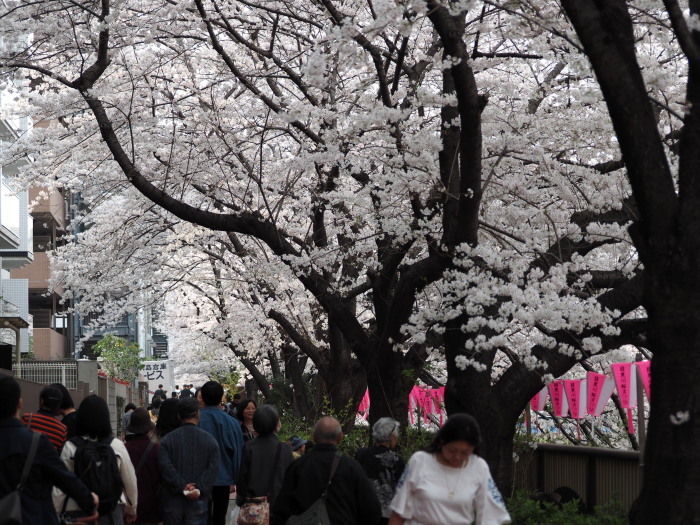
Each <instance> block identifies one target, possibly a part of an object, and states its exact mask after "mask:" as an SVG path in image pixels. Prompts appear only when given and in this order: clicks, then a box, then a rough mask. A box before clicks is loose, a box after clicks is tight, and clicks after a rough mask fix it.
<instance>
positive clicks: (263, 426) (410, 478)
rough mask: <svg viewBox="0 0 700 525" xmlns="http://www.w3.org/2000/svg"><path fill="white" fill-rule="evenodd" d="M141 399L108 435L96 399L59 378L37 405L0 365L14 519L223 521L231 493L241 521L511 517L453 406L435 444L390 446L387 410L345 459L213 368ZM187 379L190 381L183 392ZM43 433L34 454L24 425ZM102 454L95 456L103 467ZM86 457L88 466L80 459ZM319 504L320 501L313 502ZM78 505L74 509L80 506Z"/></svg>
mask: <svg viewBox="0 0 700 525" xmlns="http://www.w3.org/2000/svg"><path fill="white" fill-rule="evenodd" d="M159 390H160V391H156V392H155V393H154V396H153V399H152V400H151V401H152V402H151V403H150V404H149V405H148V406H144V407H137V406H135V405H133V404H128V405H127V406H126V407H125V409H124V414H123V416H122V433H121V435H120V436H119V437H116V436H115V435H114V434H113V431H112V428H111V425H110V417H109V410H108V408H107V404H106V403H105V401H104V400H103V399H102V398H100V397H98V396H95V395H91V396H88V397H86V398H85V399H83V401H82V402H81V403H80V406H79V407H78V408H77V410H76V408H75V407H74V406H73V402H72V399H70V394H69V392H68V391H67V390H66V389H65V387H63V386H62V385H48V386H46V387H45V388H44V389H43V390H42V391H41V394H40V409H39V410H38V411H36V412H33V413H26V414H23V413H22V399H21V393H20V388H19V385H18V383H17V381H16V380H14V378H13V377H11V376H8V375H0V442H2V443H7V444H8V446H5V447H3V448H2V449H0V504H1V502H2V499H1V498H3V496H5V495H7V494H10V493H12V491H14V490H15V488H16V487H17V484H18V482H19V480H20V478H21V473H22V471H23V469H24V464H25V463H26V462H27V461H28V459H27V458H28V456H29V459H31V460H32V462H33V464H32V468H31V471H30V475H29V478H28V480H27V481H26V482H25V483H24V486H23V489H22V491H21V502H22V512H23V518H24V521H23V523H28V524H34V523H36V524H42V525H43V524H49V525H50V524H52V523H54V524H56V523H59V517H61V519H63V520H64V521H63V522H66V523H68V522H71V520H72V522H73V523H76V522H79V521H82V522H85V523H87V522H89V521H92V522H97V523H99V524H105V525H107V524H109V525H114V524H122V523H136V524H141V525H156V524H163V525H225V524H226V523H227V518H228V517H229V516H230V514H231V512H230V508H229V505H230V503H229V502H230V500H231V499H232V498H233V494H234V493H235V505H236V506H237V508H234V509H235V513H236V514H237V516H238V517H237V523H238V524H240V525H245V524H251V525H253V524H257V525H268V524H270V525H282V524H293V523H297V522H301V521H295V520H300V519H302V518H308V516H310V515H313V516H321V515H325V518H318V519H326V520H327V521H325V522H327V523H332V524H334V525H335V524H337V525H345V524H347V525H372V524H390V525H399V524H406V525H437V524H440V525H444V524H457V523H459V524H463V523H467V524H468V523H477V524H480V525H485V524H501V523H508V522H509V516H508V513H507V511H506V509H505V505H504V502H503V498H501V496H500V494H499V492H498V490H497V489H496V486H495V484H494V482H493V480H492V479H491V476H490V472H489V469H488V466H487V465H486V462H485V461H484V460H483V459H481V458H480V457H479V456H478V455H477V454H476V451H477V450H478V446H479V442H480V432H479V427H478V425H477V423H476V421H475V420H474V418H472V417H471V416H469V415H466V414H455V415H452V416H451V417H450V418H448V420H447V421H446V423H445V425H444V426H443V427H442V428H441V429H440V430H439V431H438V432H437V433H436V436H435V438H434V441H433V443H432V445H431V446H430V447H429V448H428V449H427V450H425V451H420V452H416V453H415V454H414V455H413V456H412V457H411V459H410V461H409V462H408V465H405V464H404V461H403V459H402V458H401V456H400V455H399V454H398V453H397V451H396V446H397V443H398V440H399V432H400V424H399V422H398V421H395V420H394V419H391V418H382V419H380V420H378V421H377V422H376V423H375V424H374V425H373V427H372V437H373V441H374V444H373V445H371V446H369V447H367V448H362V449H360V450H358V451H357V453H356V454H355V456H354V458H351V457H349V456H347V455H345V454H341V453H340V452H339V451H338V446H339V445H340V443H341V442H342V439H343V432H342V428H341V425H340V423H339V422H338V421H337V420H336V419H335V418H333V417H323V418H321V419H320V420H318V421H317V422H316V424H315V426H314V429H313V436H312V441H307V440H304V439H302V438H301V437H299V436H294V437H292V438H291V439H290V440H289V441H285V442H282V441H280V440H279V439H278V437H277V434H278V432H279V430H280V428H281V423H280V415H279V412H278V411H277V409H276V408H275V407H273V406H271V405H262V406H260V407H258V406H257V404H256V403H255V401H253V400H252V399H240V396H239V397H238V398H236V399H232V398H231V399H227V398H225V397H224V389H223V387H222V385H221V384H219V383H218V382H216V381H208V382H206V383H205V384H204V385H202V386H201V387H200V388H198V389H196V390H194V391H193V386H192V385H184V387H183V389H182V390H180V389H179V387H176V389H175V393H177V394H178V395H176V396H172V395H171V396H170V397H168V396H167V392H166V391H165V390H164V389H163V388H162V386H161V387H160V388H159ZM186 391H188V392H189V395H188V394H185V395H184V396H183V394H184V393H185V392H186ZM34 432H39V433H40V434H41V439H40V442H39V443H40V446H39V448H38V452H37V453H36V455H35V456H34V457H33V458H32V457H31V454H30V446H31V441H32V434H33V433H34ZM98 466H99V468H98ZM88 467H90V468H88ZM319 513H320V514H319ZM76 516H81V517H76Z"/></svg>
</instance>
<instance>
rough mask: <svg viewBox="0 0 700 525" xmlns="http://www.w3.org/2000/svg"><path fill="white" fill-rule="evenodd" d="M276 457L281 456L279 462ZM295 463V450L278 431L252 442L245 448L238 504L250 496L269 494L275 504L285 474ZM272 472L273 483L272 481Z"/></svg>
mask: <svg viewBox="0 0 700 525" xmlns="http://www.w3.org/2000/svg"><path fill="white" fill-rule="evenodd" d="M278 450H279V455H278V453H277V451H278ZM275 457H277V464H276V465H275V464H274V461H275ZM291 462H292V449H291V448H290V447H289V445H287V443H280V441H279V439H277V436H276V435H275V434H270V435H267V436H258V437H256V438H255V439H252V440H250V441H248V442H247V443H246V444H245V446H244V447H243V462H242V464H241V474H240V476H239V480H238V483H237V484H236V503H238V505H239V506H240V505H243V503H244V502H245V499H246V498H247V497H248V498H252V497H256V496H267V495H268V494H269V495H270V499H269V500H268V501H269V502H270V505H272V504H273V503H274V502H275V499H276V498H277V494H279V491H280V489H281V488H282V480H283V479H284V473H285V471H286V470H287V467H288V466H289V465H290V463H291ZM273 470H274V473H273ZM271 474H272V483H270V476H271Z"/></svg>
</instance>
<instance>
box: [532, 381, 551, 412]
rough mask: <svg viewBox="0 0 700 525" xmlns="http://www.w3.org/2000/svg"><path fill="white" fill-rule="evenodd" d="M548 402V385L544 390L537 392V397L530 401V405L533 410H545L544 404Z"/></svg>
mask: <svg viewBox="0 0 700 525" xmlns="http://www.w3.org/2000/svg"><path fill="white" fill-rule="evenodd" d="M546 404H547V387H546V386H545V387H542V390H540V391H539V392H537V393H536V394H535V397H533V398H532V401H530V407H531V408H532V410H544V406H545V405H546Z"/></svg>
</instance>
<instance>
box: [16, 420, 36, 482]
mask: <svg viewBox="0 0 700 525" xmlns="http://www.w3.org/2000/svg"><path fill="white" fill-rule="evenodd" d="M39 437H40V435H39V433H38V432H32V444H31V445H30V446H29V454H27V460H26V461H25V462H24V468H23V469H22V475H21V476H20V478H19V484H18V485H17V489H20V488H21V487H22V485H24V482H25V481H27V477H28V476H29V471H30V470H31V469H32V464H33V463H34V458H35V457H36V451H37V449H38V448H39Z"/></svg>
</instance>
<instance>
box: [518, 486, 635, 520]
mask: <svg viewBox="0 0 700 525" xmlns="http://www.w3.org/2000/svg"><path fill="white" fill-rule="evenodd" d="M506 505H507V507H508V512H510V517H511V519H512V520H513V521H512V523H513V525H624V524H626V523H627V516H626V513H625V510H624V508H623V507H622V505H621V504H620V503H619V502H617V501H611V502H609V503H607V504H605V505H599V506H597V507H596V509H595V512H594V513H593V514H592V515H590V514H582V513H581V512H580V511H579V504H578V501H572V502H569V503H565V504H563V505H561V506H559V505H556V504H554V503H544V502H540V501H536V500H535V499H534V498H533V497H532V495H530V494H527V493H524V492H516V494H515V495H514V496H513V497H512V498H510V499H509V500H508V501H507V503H506Z"/></svg>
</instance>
